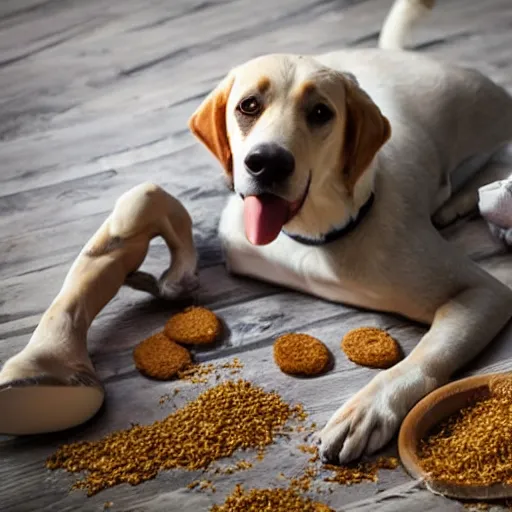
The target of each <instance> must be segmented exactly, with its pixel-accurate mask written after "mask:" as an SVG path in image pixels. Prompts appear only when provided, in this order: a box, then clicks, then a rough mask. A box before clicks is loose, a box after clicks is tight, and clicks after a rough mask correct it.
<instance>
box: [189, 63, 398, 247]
mask: <svg viewBox="0 0 512 512" xmlns="http://www.w3.org/2000/svg"><path fill="white" fill-rule="evenodd" d="M189 126H190V129H191V130H192V132H193V133H194V134H195V135H196V136H197V137H198V138H199V139H200V140H201V141H202V142H203V143H204V144H205V145H206V147H207V148H208V149H209V150H210V151H211V152H212V153H213V154H214V155H215V156H216V157H217V159H218V160H219V161H220V163H221V164H222V166H223V167H224V170H225V173H226V176H227V179H228V181H229V183H230V186H231V187H232V188H234V190H235V191H236V193H238V194H239V195H240V196H241V197H242V198H243V199H244V203H245V209H244V217H245V228H246V235H247V238H248V239H249V241H250V242H251V243H253V244H255V245H263V244H267V243H270V242H271V241H273V240H274V239H275V238H276V237H277V235H278V234H279V232H280V231H281V229H282V228H283V226H285V225H286V230H287V231H288V232H294V233H297V234H300V235H302V236H307V237H310V238H313V239H314V238H315V237H318V236H319V235H321V234H322V233H325V232H326V231H329V229H332V228H334V227H339V224H340V223H341V224H343V223H344V222H347V221H348V220H349V219H350V216H351V215H352V214H353V213H354V212H353V210H354V196H355V195H357V190H356V189H357V186H358V183H360V182H361V181H364V179H363V177H364V175H365V171H367V169H368V167H369V166H370V164H371V162H372V160H373V158H374V156H375V154H376V153H377V151H378V150H379V149H380V147H381V146H382V145H383V144H384V142H385V141H386V140H387V139H388V138H389V136H390V127H389V123H388V120H387V119H386V118H385V117H384V116H383V115H382V114H381V112H380V110H379V108H378V107H377V106H376V105H375V104H374V103H373V101H372V100H371V99H370V98H369V96H368V95H367V94H366V93H365V92H364V91H363V90H362V89H361V88H360V87H359V86H358V84H357V82H356V81H355V79H354V78H353V77H351V76H350V75H346V74H343V73H339V72H337V71H334V70H332V69H330V68H327V67H325V66H322V65H321V64H320V63H318V62H317V61H315V60H314V59H312V58H307V57H300V56H290V55H270V56H266V57H260V58H258V59H254V60H252V61H249V62H247V63H246V64H244V65H242V66H240V67H238V68H236V69H234V70H232V71H231V73H229V75H228V76H227V77H226V78H225V79H224V80H223V81H222V82H221V83H220V84H219V86H218V87H217V88H216V89H215V90H214V91H213V92H212V93H211V94H210V95H209V96H208V97H207V98H206V99H205V100H204V102H203V103H202V104H201V105H200V107H199V108H198V109H197V111H196V112H195V113H194V114H193V115H192V117H191V119H190V122H189ZM366 181H368V180H366ZM368 186H369V187H371V183H370V184H369V185H368ZM368 186H367V187H366V189H368ZM362 193H363V194H366V199H367V196H368V194H369V193H370V190H366V191H364V192H362ZM357 206H360V205H357ZM333 208H334V210H333Z"/></svg>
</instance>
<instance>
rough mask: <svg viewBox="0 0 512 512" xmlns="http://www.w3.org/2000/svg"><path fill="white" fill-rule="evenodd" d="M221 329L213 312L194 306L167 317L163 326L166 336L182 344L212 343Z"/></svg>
mask: <svg viewBox="0 0 512 512" xmlns="http://www.w3.org/2000/svg"><path fill="white" fill-rule="evenodd" d="M221 331H222V325H221V323H220V320H219V319H218V318H217V317H216V316H215V314H214V313H212V312H211V311H210V310H208V309H206V308H201V307H194V306H193V307H189V308H187V309H185V311H182V312H181V313H177V314H176V315H174V316H172V317H171V318H169V320H168V321H167V323H166V324H165V328H164V332H165V334H166V336H168V337H169V338H171V339H172V340H174V341H177V342H178V343H183V344H184V345H202V344H203V343H204V344H206V343H213V342H214V341H216V340H217V339H218V338H219V336H220V333H221Z"/></svg>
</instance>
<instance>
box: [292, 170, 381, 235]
mask: <svg viewBox="0 0 512 512" xmlns="http://www.w3.org/2000/svg"><path fill="white" fill-rule="evenodd" d="M375 167H376V164H375V163H373V164H372V165H371V166H370V167H369V168H368V169H367V170H366V171H365V172H364V173H363V174H362V175H361V177H360V178H359V180H358V181H357V183H356V184H355V186H354V188H353V190H352V192H351V193H349V192H348V191H347V188H346V186H345V185H344V183H343V182H341V180H340V182H339V183H333V182H332V180H325V182H324V183H318V184H312V185H313V186H312V187H311V188H310V192H309V195H308V198H307V200H306V202H305V203H304V205H303V207H302V209H301V211H300V212H299V214H298V215H297V216H296V217H295V218H293V219H292V220H291V221H290V222H289V223H288V224H287V225H286V226H285V228H284V229H283V232H284V233H285V234H286V235H288V236H289V237H290V238H292V239H294V240H296V241H297V242H300V243H303V244H306V245H323V244H326V243H330V242H333V241H335V240H338V239H340V238H342V237H343V236H345V235H346V234H348V233H349V232H350V231H352V230H353V229H355V228H356V227H357V226H358V225H359V223H360V222H361V221H362V220H363V218H364V217H365V216H366V214H367V213H368V212H369V211H370V209H371V207H372V205H373V198H374V190H373V189H374V177H375ZM330 176H332V174H331V175H330Z"/></svg>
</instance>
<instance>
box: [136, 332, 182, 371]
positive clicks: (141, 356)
mask: <svg viewBox="0 0 512 512" xmlns="http://www.w3.org/2000/svg"><path fill="white" fill-rule="evenodd" d="M133 360H134V361H135V367H136V368H137V370H139V371H140V372H141V373H143V374H144V375H147V376H148V377H153V378H154V379H159V380H168V379H171V378H172V377H174V376H175V375H176V374H177V373H178V372H180V371H181V370H184V369H185V368H186V367H187V366H188V365H190V364H191V363H192V357H191V355H190V352H189V351H188V350H187V349H186V348H184V347H182V346H180V345H178V344H177V343H175V342H174V341H172V340H170V339H169V338H168V337H167V336H166V335H165V334H164V333H162V332H159V333H157V334H154V335H153V336H150V337H149V338H146V339H145V340H143V341H141V342H140V343H139V344H138V345H137V346H136V347H135V349H134V350H133Z"/></svg>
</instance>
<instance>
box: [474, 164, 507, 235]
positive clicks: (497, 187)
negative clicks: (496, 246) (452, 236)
mask: <svg viewBox="0 0 512 512" xmlns="http://www.w3.org/2000/svg"><path fill="white" fill-rule="evenodd" d="M478 197H479V201H478V207H479V209H480V213H481V214H482V217H483V218H484V219H485V220H486V221H487V223H488V224H489V228H490V229H491V231H492V233H493V234H494V235H495V236H497V237H498V238H500V239H501V240H503V241H504V242H505V243H506V244H508V245H512V174H511V175H510V176H509V177H508V178H507V179H505V180H500V181H495V182H494V183H489V184H488V185H485V186H484V187H481V188H480V189H479V190H478Z"/></svg>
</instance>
